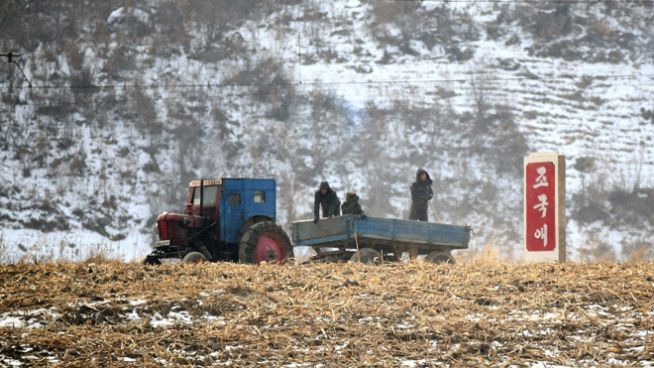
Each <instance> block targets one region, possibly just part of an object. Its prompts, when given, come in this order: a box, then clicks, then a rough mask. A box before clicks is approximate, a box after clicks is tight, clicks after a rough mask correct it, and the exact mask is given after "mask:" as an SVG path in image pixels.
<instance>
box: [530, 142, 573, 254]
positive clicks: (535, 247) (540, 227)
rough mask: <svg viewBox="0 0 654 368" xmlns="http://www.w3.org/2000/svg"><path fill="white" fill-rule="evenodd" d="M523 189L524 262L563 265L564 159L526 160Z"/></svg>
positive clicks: (541, 155) (547, 155) (538, 156)
mask: <svg viewBox="0 0 654 368" xmlns="http://www.w3.org/2000/svg"><path fill="white" fill-rule="evenodd" d="M523 185H524V232H525V235H524V236H525V237H524V259H525V261H527V262H565V260H566V243H565V226H566V220H565V156H563V155H561V154H559V153H557V152H536V153H531V154H529V155H528V156H526V157H525V159H524V182H523Z"/></svg>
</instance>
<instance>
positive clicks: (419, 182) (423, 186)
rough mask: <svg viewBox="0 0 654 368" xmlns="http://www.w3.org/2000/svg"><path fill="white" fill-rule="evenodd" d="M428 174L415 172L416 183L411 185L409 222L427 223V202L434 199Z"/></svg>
mask: <svg viewBox="0 0 654 368" xmlns="http://www.w3.org/2000/svg"><path fill="white" fill-rule="evenodd" d="M431 184H432V181H431V178H430V177H429V173H427V171H425V170H423V169H418V172H416V181H415V182H414V183H413V184H411V213H410V214H409V220H418V221H429V218H428V214H427V213H428V210H429V201H430V200H431V199H432V198H433V197H434V192H433V191H432V189H431Z"/></svg>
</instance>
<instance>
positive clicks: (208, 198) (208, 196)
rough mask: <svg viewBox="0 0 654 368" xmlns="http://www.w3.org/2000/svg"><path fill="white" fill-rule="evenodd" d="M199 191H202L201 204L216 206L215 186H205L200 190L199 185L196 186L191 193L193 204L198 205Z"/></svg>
mask: <svg viewBox="0 0 654 368" xmlns="http://www.w3.org/2000/svg"><path fill="white" fill-rule="evenodd" d="M200 192H204V193H203V196H204V199H203V200H202V206H203V207H204V208H207V207H215V206H216V195H217V194H218V187H217V186H207V187H204V188H203V189H202V190H200V187H196V188H195V192H194V193H193V205H194V206H200Z"/></svg>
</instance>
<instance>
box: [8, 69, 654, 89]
mask: <svg viewBox="0 0 654 368" xmlns="http://www.w3.org/2000/svg"><path fill="white" fill-rule="evenodd" d="M484 74H487V73H484ZM642 77H646V78H654V74H585V75H575V76H573V75H565V76H558V77H557V76H548V77H539V76H528V75H523V76H517V77H505V78H484V77H480V78H476V80H478V81H479V82H482V83H483V82H501V81H520V80H533V81H553V80H569V79H575V78H593V79H621V78H625V79H634V78H642ZM474 79H475V75H474V74H471V75H470V76H469V77H466V78H464V77H457V78H433V79H382V80H367V81H366V80H361V81H356V80H351V81H312V82H310V81H290V82H276V83H238V82H228V83H149V84H132V83H130V84H127V83H123V84H89V85H60V86H55V85H33V86H32V87H31V89H32V90H38V89H41V90H49V89H52V90H62V89H70V90H76V89H79V90H92V89H97V90H103V89H123V90H125V89H157V88H163V89H190V88H197V89H199V88H206V89H212V88H226V87H277V86H279V87H283V86H322V85H326V86H329V85H381V84H388V85H392V84H432V83H434V84H436V83H462V82H470V81H471V80H474ZM3 88H4V89H6V88H8V87H3ZM25 88H26V87H24V86H18V87H14V89H25Z"/></svg>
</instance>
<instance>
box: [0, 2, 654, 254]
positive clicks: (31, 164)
mask: <svg viewBox="0 0 654 368" xmlns="http://www.w3.org/2000/svg"><path fill="white" fill-rule="evenodd" d="M0 14H1V15H0V31H2V32H3V34H8V35H9V37H5V38H3V40H2V41H0V45H1V48H2V49H3V50H4V49H6V50H13V51H18V52H22V53H23V54H24V55H23V56H22V57H21V58H20V59H19V60H18V62H19V63H20V64H21V65H22V66H23V68H24V69H25V72H26V74H27V76H28V78H30V79H31V81H32V84H33V85H34V87H33V88H31V89H30V88H27V83H26V82H25V81H24V80H23V79H22V78H21V77H20V74H19V72H18V71H17V70H15V68H11V69H10V68H8V67H7V66H6V65H2V66H1V67H0V73H2V74H0V76H3V77H4V82H3V84H2V87H1V88H2V102H1V103H0V121H1V122H2V123H1V125H0V158H1V160H2V174H1V175H2V176H1V177H0V194H2V195H1V196H0V220H1V221H2V226H1V230H0V238H1V240H2V244H3V246H4V247H5V248H7V250H6V251H5V252H4V253H3V254H4V257H5V259H16V258H17V257H20V256H25V255H26V254H27V256H28V257H32V256H34V257H37V256H38V257H42V256H46V257H55V258H56V257H73V258H75V257H86V256H88V255H89V254H92V253H94V252H107V251H108V252H110V253H111V254H114V255H119V256H122V257H124V258H126V259H131V258H136V257H139V256H142V255H143V254H145V253H146V252H147V251H148V248H147V246H148V244H149V242H150V241H151V237H152V225H153V224H154V216H156V214H157V213H159V212H161V211H163V210H171V209H172V210H180V209H181V204H182V201H183V200H182V196H183V194H184V193H185V191H186V188H185V187H186V185H187V183H188V180H189V179H191V178H194V177H199V176H204V177H213V176H216V175H221V176H271V177H275V178H276V179H277V181H278V183H279V195H278V213H279V216H280V221H281V222H282V223H283V224H288V223H290V222H291V221H293V220H294V219H298V218H304V217H307V216H308V215H309V212H310V206H311V203H310V202H311V199H312V196H311V192H312V191H313V190H314V188H315V187H316V185H317V184H318V183H319V181H320V180H322V179H327V180H329V181H330V183H332V184H333V186H334V187H336V188H337V189H338V191H339V193H340V194H341V196H343V195H344V192H345V191H346V190H356V191H358V192H359V194H360V195H361V197H362V203H363V205H364V207H365V208H366V210H367V212H368V213H370V214H373V215H378V216H392V217H406V216H407V215H408V204H409V203H408V202H409V198H408V197H409V196H408V193H407V192H408V186H409V185H410V183H411V181H412V180H413V176H414V173H415V170H416V168H418V167H425V168H426V169H427V170H429V171H430V172H431V173H432V176H433V177H434V179H435V186H436V188H437V189H436V192H437V198H436V199H437V200H436V207H437V211H438V214H439V216H440V217H441V218H442V220H443V221H445V222H452V223H457V224H470V225H472V226H474V227H475V229H476V237H475V238H474V246H475V247H482V246H484V245H488V244H490V245H494V246H496V247H498V248H499V249H500V250H502V251H503V253H505V255H507V256H517V255H518V253H517V252H518V251H519V249H520V244H521V223H522V220H521V209H522V206H521V190H522V188H521V162H522V157H523V155H525V154H526V153H527V152H530V151H536V150H539V151H540V150H555V151H560V152H562V153H564V154H565V155H566V156H567V162H568V168H567V169H568V209H569V210H568V217H569V227H568V236H569V244H570V246H571V247H572V250H571V256H572V258H574V259H586V258H589V257H595V258H597V257H613V256H614V255H618V256H619V257H622V258H623V259H627V258H628V257H631V256H632V255H634V254H638V255H641V254H643V250H645V251H650V252H651V247H652V243H653V241H654V235H652V234H653V231H652V229H654V189H652V188H654V175H653V174H654V150H653V148H652V139H653V138H654V102H653V101H654V28H652V27H651V24H654V7H653V5H652V4H651V3H647V2H645V3H639V2H636V3H596V4H586V3H570V4H562V3H560V2H559V3H550V4H548V3H539V4H526V3H498V2H452V3H448V2H444V1H428V2H413V1H412V2H403V1H397V2H391V1H389V2H386V1H384V2H381V1H357V0H352V1H318V0H314V1H296V0H286V1H281V2H266V1H255V0H248V1H239V2H232V1H199V2H191V3H179V2H160V1H144V2H139V3H125V2H123V1H107V2H102V3H101V4H96V3H94V2H91V1H82V0H79V1H71V2H65V3H63V4H62V3H60V2H54V1H45V2H44V1H41V2H31V1H27V2H24V1H20V2H19V1H9V2H7V3H5V5H0ZM24 24H29V27H27V28H25V27H24V26H23V25H24ZM12 78H13V81H12Z"/></svg>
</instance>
